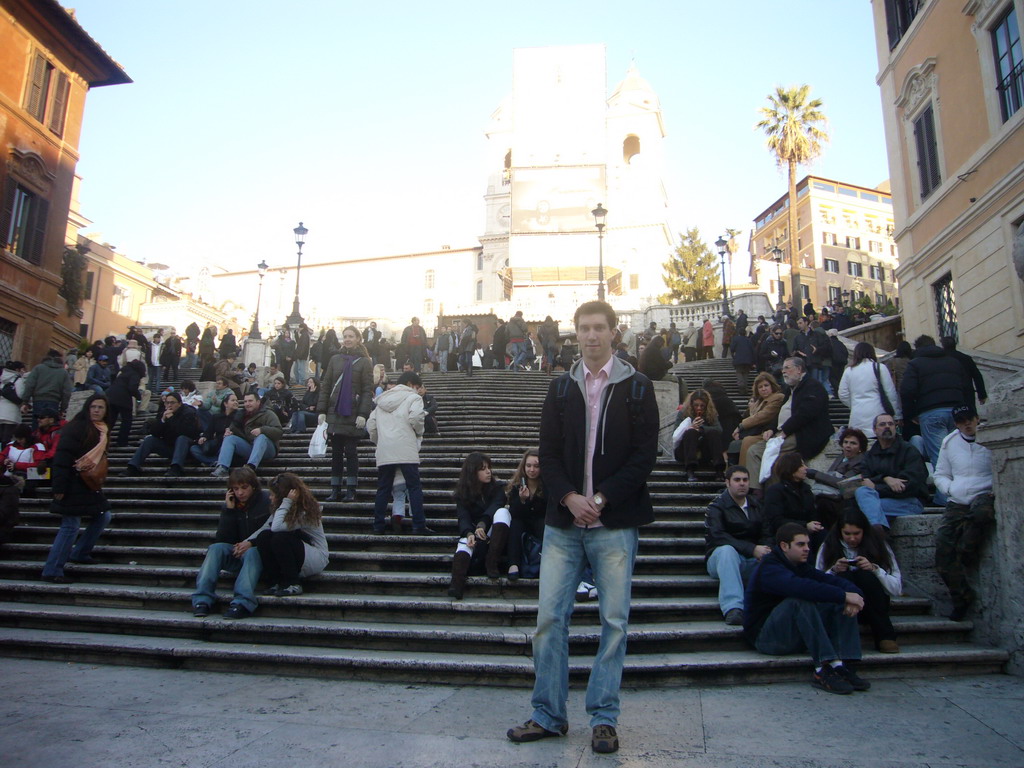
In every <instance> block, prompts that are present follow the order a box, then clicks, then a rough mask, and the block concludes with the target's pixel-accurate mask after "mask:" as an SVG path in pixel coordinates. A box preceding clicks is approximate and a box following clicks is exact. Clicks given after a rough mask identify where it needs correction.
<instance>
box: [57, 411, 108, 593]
mask: <svg viewBox="0 0 1024 768" xmlns="http://www.w3.org/2000/svg"><path fill="white" fill-rule="evenodd" d="M107 414H108V405H107V398H106V396H104V395H99V394H96V395H93V396H92V397H90V398H89V399H88V400H86V401H85V405H83V406H82V410H80V411H79V412H78V413H77V414H75V417H74V418H73V419H72V420H71V421H70V422H68V424H67V426H65V427H64V428H63V429H62V430H61V435H60V442H59V443H58V444H57V453H56V455H54V457H53V502H52V503H51V504H50V511H51V512H53V513H54V514H56V515H61V516H62V520H61V524H60V528H59V529H58V530H57V536H56V538H54V540H53V546H52V547H50V554H49V555H48V556H47V558H46V565H44V566H43V576H42V578H43V581H51V582H54V583H56V584H69V583H71V581H72V579H69V578H68V577H67V576H65V575H64V564H65V563H66V562H67V561H68V559H69V558H70V560H71V562H73V563H78V564H79V565H92V564H94V563H95V562H96V561H95V560H93V559H92V557H90V553H91V552H92V548H93V547H94V546H95V544H96V540H97V539H99V537H100V534H101V533H103V530H104V529H105V528H106V527H107V524H108V523H109V522H110V502H109V501H107V499H106V497H105V496H104V495H103V492H102V491H101V490H97V491H94V490H92V489H91V488H90V487H89V486H88V485H86V483H85V481H84V480H83V479H82V474H81V473H82V472H87V471H89V470H90V469H92V468H93V467H94V466H96V465H97V464H99V463H100V462H101V461H104V460H105V458H106V451H107V445H108V435H109V431H110V430H109V427H108V425H107V421H106V419H107ZM83 517H88V518H91V520H90V522H89V525H88V526H87V527H86V529H85V532H84V533H83V534H82V536H81V538H79V537H78V531H79V529H80V528H81V525H82V518H83ZM75 539H78V544H77V545H76V544H75Z"/></svg>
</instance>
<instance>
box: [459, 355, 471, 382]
mask: <svg viewBox="0 0 1024 768" xmlns="http://www.w3.org/2000/svg"><path fill="white" fill-rule="evenodd" d="M459 363H460V364H461V365H462V370H464V371H465V372H466V375H467V376H472V375H473V353H472V352H460V353H459Z"/></svg>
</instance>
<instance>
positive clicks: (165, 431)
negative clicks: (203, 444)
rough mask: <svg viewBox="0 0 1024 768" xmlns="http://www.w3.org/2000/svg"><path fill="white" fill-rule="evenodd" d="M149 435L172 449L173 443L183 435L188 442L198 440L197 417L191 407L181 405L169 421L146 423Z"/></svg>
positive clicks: (158, 420) (152, 420)
mask: <svg viewBox="0 0 1024 768" xmlns="http://www.w3.org/2000/svg"><path fill="white" fill-rule="evenodd" d="M146 429H148V430H149V434H151V435H154V436H156V437H159V438H160V439H161V440H162V441H163V442H164V443H165V444H166V445H169V446H171V447H172V448H173V447H174V441H175V440H177V439H178V438H179V437H180V436H182V435H184V436H185V437H187V438H188V439H189V440H197V439H198V438H199V416H198V415H197V414H196V409H195V408H193V407H192V406H191V405H181V406H179V407H178V410H177V411H175V412H174V415H172V416H171V417H170V418H169V419H167V420H166V421H164V420H163V419H150V420H149V421H148V422H146Z"/></svg>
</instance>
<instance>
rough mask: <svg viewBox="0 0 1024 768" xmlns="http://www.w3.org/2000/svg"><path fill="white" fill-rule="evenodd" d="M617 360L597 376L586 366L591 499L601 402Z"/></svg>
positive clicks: (586, 490) (586, 478)
mask: <svg viewBox="0 0 1024 768" xmlns="http://www.w3.org/2000/svg"><path fill="white" fill-rule="evenodd" d="M614 362H615V358H614V356H613V357H610V358H608V362H607V363H605V364H604V365H603V366H602V367H601V370H599V371H598V372H597V374H596V375H595V374H592V373H591V372H590V369H589V368H587V366H586V365H585V364H584V366H583V371H584V373H583V382H584V384H585V385H586V388H587V424H588V427H589V429H588V431H587V455H586V460H585V462H584V464H583V495H584V496H586V497H587V498H590V497H591V496H593V495H594V451H595V450H597V429H598V427H599V426H600V424H599V422H600V421H601V400H602V398H603V396H604V391H605V389H607V387H608V377H609V376H611V373H612V364H613V363H614ZM600 526H601V521H600V520H598V521H597V522H596V523H592V524H590V525H589V526H587V527H588V528H598V527H600ZM581 527H582V526H581Z"/></svg>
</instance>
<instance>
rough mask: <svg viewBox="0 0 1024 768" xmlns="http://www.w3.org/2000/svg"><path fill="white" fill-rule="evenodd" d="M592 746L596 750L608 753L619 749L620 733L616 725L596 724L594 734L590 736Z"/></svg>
mask: <svg viewBox="0 0 1024 768" xmlns="http://www.w3.org/2000/svg"><path fill="white" fill-rule="evenodd" d="M590 748H591V749H593V750H594V751H595V752H601V753H602V754H608V753H610V752H618V751H619V735H618V734H617V733H615V726H614V725H595V726H594V735H593V736H591V737H590Z"/></svg>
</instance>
